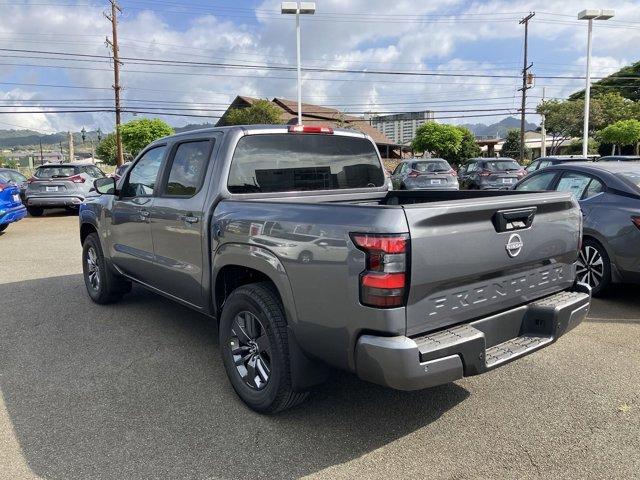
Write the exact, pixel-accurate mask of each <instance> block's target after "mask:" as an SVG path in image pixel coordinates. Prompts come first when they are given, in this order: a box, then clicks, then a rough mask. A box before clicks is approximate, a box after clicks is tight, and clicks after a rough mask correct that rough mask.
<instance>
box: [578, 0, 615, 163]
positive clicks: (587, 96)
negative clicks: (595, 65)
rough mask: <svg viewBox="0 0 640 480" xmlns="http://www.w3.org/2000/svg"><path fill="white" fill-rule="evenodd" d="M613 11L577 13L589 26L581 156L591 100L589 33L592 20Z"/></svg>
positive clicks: (605, 17) (586, 149)
mask: <svg viewBox="0 0 640 480" xmlns="http://www.w3.org/2000/svg"><path fill="white" fill-rule="evenodd" d="M614 15H615V12H614V11H613V10H599V9H596V8H588V9H586V10H582V11H581V12H580V13H578V20H588V21H589V27H588V29H587V75H586V86H585V89H584V125H583V127H582V156H583V157H586V156H587V154H588V153H589V102H590V100H591V34H592V32H593V21H594V20H609V19H610V18H613V16H614Z"/></svg>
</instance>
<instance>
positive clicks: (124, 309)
mask: <svg viewBox="0 0 640 480" xmlns="http://www.w3.org/2000/svg"><path fill="white" fill-rule="evenodd" d="M77 230H78V226H77V217H73V216H69V215H67V214H65V213H59V214H53V215H51V214H49V215H46V216H45V217H42V218H27V219H25V220H23V221H21V222H19V223H17V224H14V225H11V226H10V227H9V229H8V230H7V231H6V232H5V233H4V234H2V235H0V252H1V253H0V392H1V396H0V478H3V479H4V478H6V479H18V478H47V479H89V478H91V479H93V478H105V479H112V478H127V479H131V478H229V479H236V478H293V477H300V476H305V475H309V476H311V477H317V478H353V477H362V478H391V477H393V478H418V477H420V478H431V479H435V478H445V479H467V478H482V479H487V478H513V479H516V478H517V479H521V478H580V479H583V478H594V479H595V478H616V479H618V478H620V479H626V478H638V475H639V472H640V401H639V396H640V346H639V345H640V296H639V295H638V291H639V289H638V287H624V288H622V287H620V288H617V289H616V291H615V292H614V294H613V295H612V296H611V297H610V298H608V299H607V300H596V301H594V304H593V308H592V312H591V315H590V318H589V320H588V321H587V322H585V323H583V324H582V325H580V326H579V327H578V328H577V329H576V330H574V331H573V332H571V333H570V334H569V335H567V336H566V337H564V338H563V339H561V340H560V341H559V342H558V343H556V344H554V345H552V346H551V347H549V348H547V349H545V350H543V351H541V352H537V353H536V354H534V355H531V356H529V357H526V358H524V359H521V360H519V361H517V362H515V363H511V364H509V365H507V366H505V367H503V368H501V369H498V370H496V371H494V372H491V373H488V374H485V375H482V376H479V377H472V378H468V379H464V380H462V381H459V382H456V383H455V384H450V385H446V386H442V387H439V388H434V389H431V390H425V391H419V392H412V393H403V392H397V391H393V390H387V389H384V388H381V387H377V386H375V385H371V384H367V383H364V382H362V381H360V380H358V379H357V378H355V377H353V376H351V375H348V374H344V373H337V374H336V375H335V376H334V377H333V378H332V379H331V380H330V381H329V383H327V384H326V385H324V386H323V387H322V388H321V389H318V391H316V392H315V393H314V394H313V395H312V397H311V398H310V400H308V401H307V402H305V403H304V404H303V405H301V406H299V407H298V408H296V409H294V410H291V411H288V412H284V413H282V414H280V415H277V416H272V417H265V416H260V415H258V414H255V413H253V412H251V411H249V410H248V409H247V408H245V407H244V406H243V404H241V403H240V401H239V400H238V399H237V398H236V397H235V394H234V393H233V391H232V389H231V387H230V385H229V384H228V382H227V380H226V377H225V374H224V370H223V368H222V365H221V362H220V361H219V352H218V347H217V342H216V329H215V325H212V323H211V322H210V321H209V320H208V319H207V318H205V317H203V316H201V315H199V314H197V313H194V312H192V311H190V310H188V309H186V308H183V307H181V306H179V305H176V304H174V303H171V302H170V301H168V300H165V299H163V298H162V297H159V296H157V295H155V294H152V293H148V292H146V291H144V290H143V289H141V288H134V291H133V293H132V294H131V295H129V296H127V297H126V298H125V299H124V300H123V301H122V302H121V303H119V304H116V305H111V306H107V307H99V306H97V305H94V304H92V303H91V301H90V300H89V298H88V297H87V295H86V294H85V290H84V284H83V281H82V276H81V271H82V269H81V264H80V245H79V241H78V233H77Z"/></svg>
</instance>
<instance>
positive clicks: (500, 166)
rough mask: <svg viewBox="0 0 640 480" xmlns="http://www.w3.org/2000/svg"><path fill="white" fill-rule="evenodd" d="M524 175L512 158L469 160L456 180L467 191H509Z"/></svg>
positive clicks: (520, 167)
mask: <svg viewBox="0 0 640 480" xmlns="http://www.w3.org/2000/svg"><path fill="white" fill-rule="evenodd" d="M526 173H527V172H525V171H524V169H523V167H522V166H521V165H520V164H519V163H518V162H516V161H515V160H514V159H513V158H507V157H501V158H471V159H469V160H468V162H467V163H466V164H465V165H464V166H462V167H461V168H460V172H459V173H458V179H459V181H460V184H461V185H462V186H463V188H468V189H469V190H511V189H512V188H513V186H514V185H515V184H516V183H517V182H518V180H520V179H521V178H522V177H524V176H525V175H526Z"/></svg>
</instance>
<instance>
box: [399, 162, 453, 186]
mask: <svg viewBox="0 0 640 480" xmlns="http://www.w3.org/2000/svg"><path fill="white" fill-rule="evenodd" d="M391 182H392V183H393V188H394V189H395V190H424V189H428V190H458V189H459V185H458V178H457V177H456V171H455V170H454V169H453V168H451V165H449V162H447V161H446V160H443V159H442V158H425V159H416V158H410V159H408V160H403V161H402V162H400V163H399V164H398V166H397V167H396V169H395V170H394V171H393V173H392V174H391Z"/></svg>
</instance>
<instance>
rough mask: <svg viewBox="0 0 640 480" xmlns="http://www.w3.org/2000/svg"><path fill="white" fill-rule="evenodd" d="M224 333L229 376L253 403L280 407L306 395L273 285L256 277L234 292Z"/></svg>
mask: <svg viewBox="0 0 640 480" xmlns="http://www.w3.org/2000/svg"><path fill="white" fill-rule="evenodd" d="M219 335H220V351H221V354H222V360H223V362H224V367H225V370H226V371H227V376H228V377H229V381H230V382H231V385H232V386H233V389H234V390H235V391H236V393H237V394H238V396H239V397H240V398H241V399H242V401H243V402H244V403H246V404H247V406H249V408H251V409H252V410H255V411H257V412H260V413H275V412H279V411H282V410H286V409H288V408H291V407H293V406H294V405H297V404H298V403H300V402H302V401H303V400H304V399H305V398H306V396H307V392H294V391H293V389H292V387H291V363H290V362H291V360H290V357H289V346H288V335H287V323H286V319H285V315H284V311H283V309H282V305H281V303H280V298H279V297H278V294H277V292H276V291H275V288H274V287H273V285H271V284H270V283H267V282H260V283H254V284H250V285H244V286H242V287H238V288H237V289H235V290H234V291H233V292H231V295H229V298H227V300H226V302H225V304H224V309H223V310H222V315H221V318H220V331H219Z"/></svg>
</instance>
